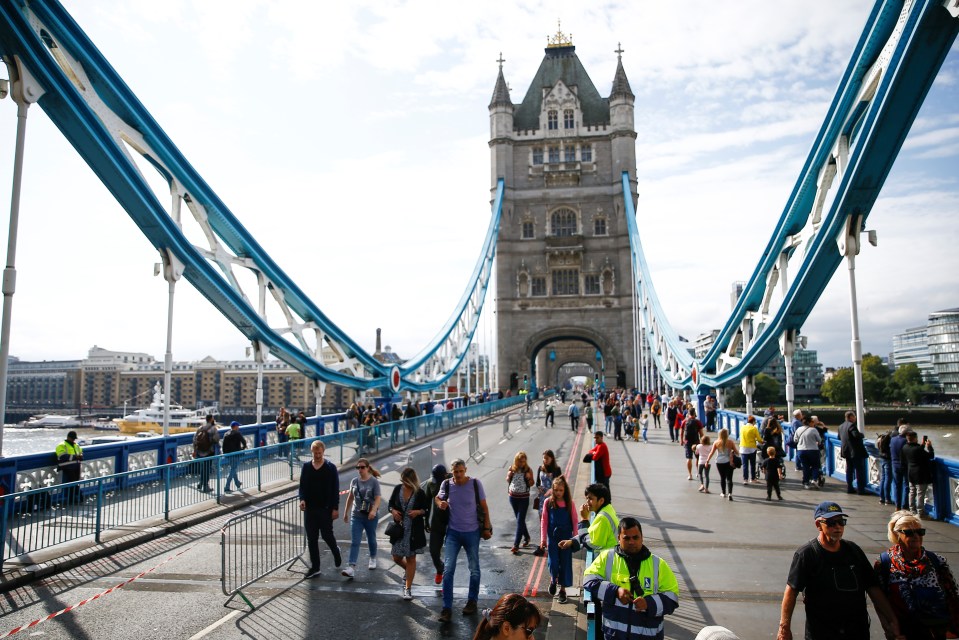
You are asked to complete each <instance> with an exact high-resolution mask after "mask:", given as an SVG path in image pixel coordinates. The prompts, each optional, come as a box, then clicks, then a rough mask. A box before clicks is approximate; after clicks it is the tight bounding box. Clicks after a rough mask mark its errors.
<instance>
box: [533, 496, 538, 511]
mask: <svg viewBox="0 0 959 640" xmlns="http://www.w3.org/2000/svg"><path fill="white" fill-rule="evenodd" d="M533 511H539V496H536V497H535V498H533Z"/></svg>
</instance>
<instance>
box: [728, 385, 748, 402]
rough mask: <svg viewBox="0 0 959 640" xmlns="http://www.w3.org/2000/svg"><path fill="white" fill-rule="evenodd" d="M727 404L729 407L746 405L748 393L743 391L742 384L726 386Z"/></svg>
mask: <svg viewBox="0 0 959 640" xmlns="http://www.w3.org/2000/svg"><path fill="white" fill-rule="evenodd" d="M726 406H728V407H745V406H746V394H745V393H743V387H742V385H736V386H735V387H726Z"/></svg>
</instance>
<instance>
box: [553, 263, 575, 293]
mask: <svg viewBox="0 0 959 640" xmlns="http://www.w3.org/2000/svg"><path fill="white" fill-rule="evenodd" d="M578 294H579V269H556V270H554V271H553V295H554V296H575V295H578Z"/></svg>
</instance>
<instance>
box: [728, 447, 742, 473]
mask: <svg viewBox="0 0 959 640" xmlns="http://www.w3.org/2000/svg"><path fill="white" fill-rule="evenodd" d="M729 460H730V461H731V462H732V463H733V469H741V468H742V466H743V458H742V456H740V455H739V454H738V453H736V452H735V451H733V452H732V453H730V454H729Z"/></svg>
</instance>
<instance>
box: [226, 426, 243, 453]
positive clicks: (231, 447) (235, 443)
mask: <svg viewBox="0 0 959 640" xmlns="http://www.w3.org/2000/svg"><path fill="white" fill-rule="evenodd" d="M243 449H246V440H244V439H243V434H242V433H240V432H239V431H233V430H232V429H230V431H229V433H227V434H226V435H225V436H223V453H236V452H237V451H242V450H243Z"/></svg>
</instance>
